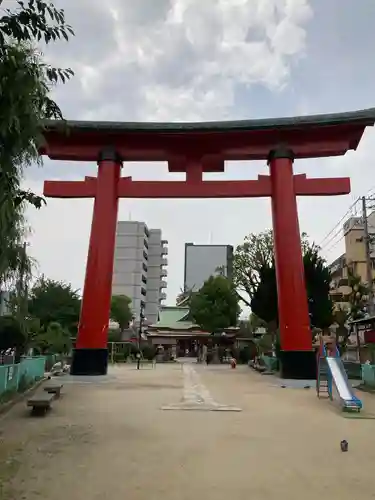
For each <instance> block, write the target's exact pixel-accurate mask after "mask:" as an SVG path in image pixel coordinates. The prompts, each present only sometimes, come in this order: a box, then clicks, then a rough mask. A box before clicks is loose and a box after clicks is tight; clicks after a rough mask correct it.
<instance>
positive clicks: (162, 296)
mask: <svg viewBox="0 0 375 500" xmlns="http://www.w3.org/2000/svg"><path fill="white" fill-rule="evenodd" d="M162 300H167V294H166V293H164V292H162V293H161V294H160V298H159V302H161V301H162Z"/></svg>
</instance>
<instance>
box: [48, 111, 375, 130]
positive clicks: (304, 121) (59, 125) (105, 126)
mask: <svg viewBox="0 0 375 500" xmlns="http://www.w3.org/2000/svg"><path fill="white" fill-rule="evenodd" d="M374 122H375V108H368V109H363V110H359V111H347V112H344V113H328V114H319V115H305V116H290V117H282V118H260V119H254V120H231V121H208V122H175V123H174V122H170V123H168V122H115V121H76V120H67V121H64V120H46V121H45V122H44V127H45V129H46V130H60V129H64V128H66V127H67V128H68V129H70V130H71V131H77V132H78V131H86V132H91V131H100V132H111V131H119V132H121V131H124V132H125V131H126V132H176V133H181V132H215V131H220V132H227V131H231V130H263V129H273V128H275V127H278V128H295V127H297V128H301V127H305V126H310V125H313V126H316V125H341V124H346V123H347V124H349V123H364V124H367V125H373V124H374Z"/></svg>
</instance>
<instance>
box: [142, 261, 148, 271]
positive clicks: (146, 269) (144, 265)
mask: <svg viewBox="0 0 375 500" xmlns="http://www.w3.org/2000/svg"><path fill="white" fill-rule="evenodd" d="M142 269H143V270H144V272H145V273H147V271H148V267H147V265H146V264H145V263H144V262H142Z"/></svg>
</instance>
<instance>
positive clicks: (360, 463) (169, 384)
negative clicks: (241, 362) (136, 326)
mask: <svg viewBox="0 0 375 500" xmlns="http://www.w3.org/2000/svg"><path fill="white" fill-rule="evenodd" d="M192 369H193V370H194V371H195V374H193V375H192V373H191V369H190V368H189V369H188V370H182V368H181V366H180V365H158V366H157V368H156V369H152V368H151V367H147V368H146V367H145V368H143V369H142V370H139V371H137V370H135V369H134V367H133V366H130V367H129V366H124V367H118V368H114V369H112V370H111V373H110V375H108V377H107V378H104V379H100V380H98V381H96V382H93V381H92V379H90V380H91V382H90V380H89V381H87V380H85V379H79V380H76V381H74V383H73V382H72V381H70V382H69V380H70V378H68V379H65V380H66V381H65V386H64V395H63V396H62V398H61V399H60V400H59V401H56V402H55V404H54V406H53V410H52V411H51V413H50V414H49V415H48V416H47V417H45V418H31V417H30V414H29V412H28V411H27V410H26V409H25V405H24V404H19V405H17V406H15V407H14V408H13V409H12V410H11V412H10V413H8V414H7V415H6V416H5V417H4V418H2V419H1V420H0V433H1V434H0V437H1V443H0V498H1V500H11V499H12V500H13V499H16V498H17V500H20V499H27V500H36V499H38V500H47V499H48V500H67V499H68V500H82V499H88V500H96V499H101V500H102V499H103V498H108V499H109V500H120V499H121V500H125V499H128V498H129V500H130V499H131V500H146V499H147V500H158V499H160V500H172V499H173V500H176V499H178V500H185V499H186V500H193V499H194V500H197V499H204V500H214V499H215V500H223V499H225V500H228V499H230V500H237V499H238V500H240V499H241V500H243V499H244V498H254V499H255V500H263V499H264V500H265V499H267V500H268V499H270V500H273V499H275V500H276V499H277V500H294V499H298V500H300V499H301V498H303V499H304V500H310V499H311V500H312V499H314V500H318V498H319V497H320V498H322V499H323V498H324V499H325V498H332V499H337V500H346V499H349V498H350V499H351V500H353V498H359V499H361V500H367V499H370V498H375V491H374V488H373V480H372V479H373V478H372V474H373V463H374V461H375V447H374V445H373V438H372V436H373V433H374V426H375V421H374V420H372V419H346V418H343V417H342V416H341V415H340V413H339V412H338V411H336V410H335V408H334V405H333V404H332V403H330V402H328V401H318V400H317V398H316V396H315V392H314V391H313V389H309V390H303V389H281V388H279V387H275V386H274V385H273V381H272V378H269V377H265V376H264V377H262V376H260V375H258V374H256V373H253V372H252V371H250V370H249V369H248V368H245V367H240V368H239V369H237V370H230V369H229V368H228V367H215V366H209V367H203V366H194V367H193V368H192ZM186 373H189V377H190V379H192V377H193V378H194V380H195V381H199V383H198V382H196V383H195V387H196V388H197V394H196V396H197V397H196V402H199V401H200V400H201V399H202V398H203V399H205V401H206V402H207V401H209V403H210V405H211V406H212V405H215V404H216V403H219V404H220V405H227V406H233V407H236V408H238V409H241V410H242V411H234V412H226V411H223V412H217V411H210V408H207V410H208V411H194V410H191V409H190V411H185V410H183V409H180V410H176V411H164V410H162V407H165V406H166V405H173V404H177V403H179V402H181V401H184V398H186V394H185V391H186V390H187V389H186V387H187V388H188V390H189V391H190V392H189V394H188V395H189V398H190V400H194V397H195V396H194V395H193V394H192V392H191V391H192V389H191V387H192V384H191V383H190V385H189V383H188V384H187V383H186V380H185V381H184V377H186ZM184 382H185V383H184ZM184 388H185V389H184ZM202 394H203V396H202ZM360 396H361V398H362V399H363V401H364V404H365V407H366V412H367V414H368V415H370V414H375V399H374V397H373V396H372V395H367V394H362V393H361V394H360ZM371 412H372V413H371ZM342 439H346V440H348V442H349V452H348V453H342V452H341V451H340V441H341V440H342Z"/></svg>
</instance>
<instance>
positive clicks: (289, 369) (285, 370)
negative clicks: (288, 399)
mask: <svg viewBox="0 0 375 500" xmlns="http://www.w3.org/2000/svg"><path fill="white" fill-rule="evenodd" d="M280 365H281V371H280V376H281V378H289V379H295V380H315V379H316V355H315V351H281V352H280Z"/></svg>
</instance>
